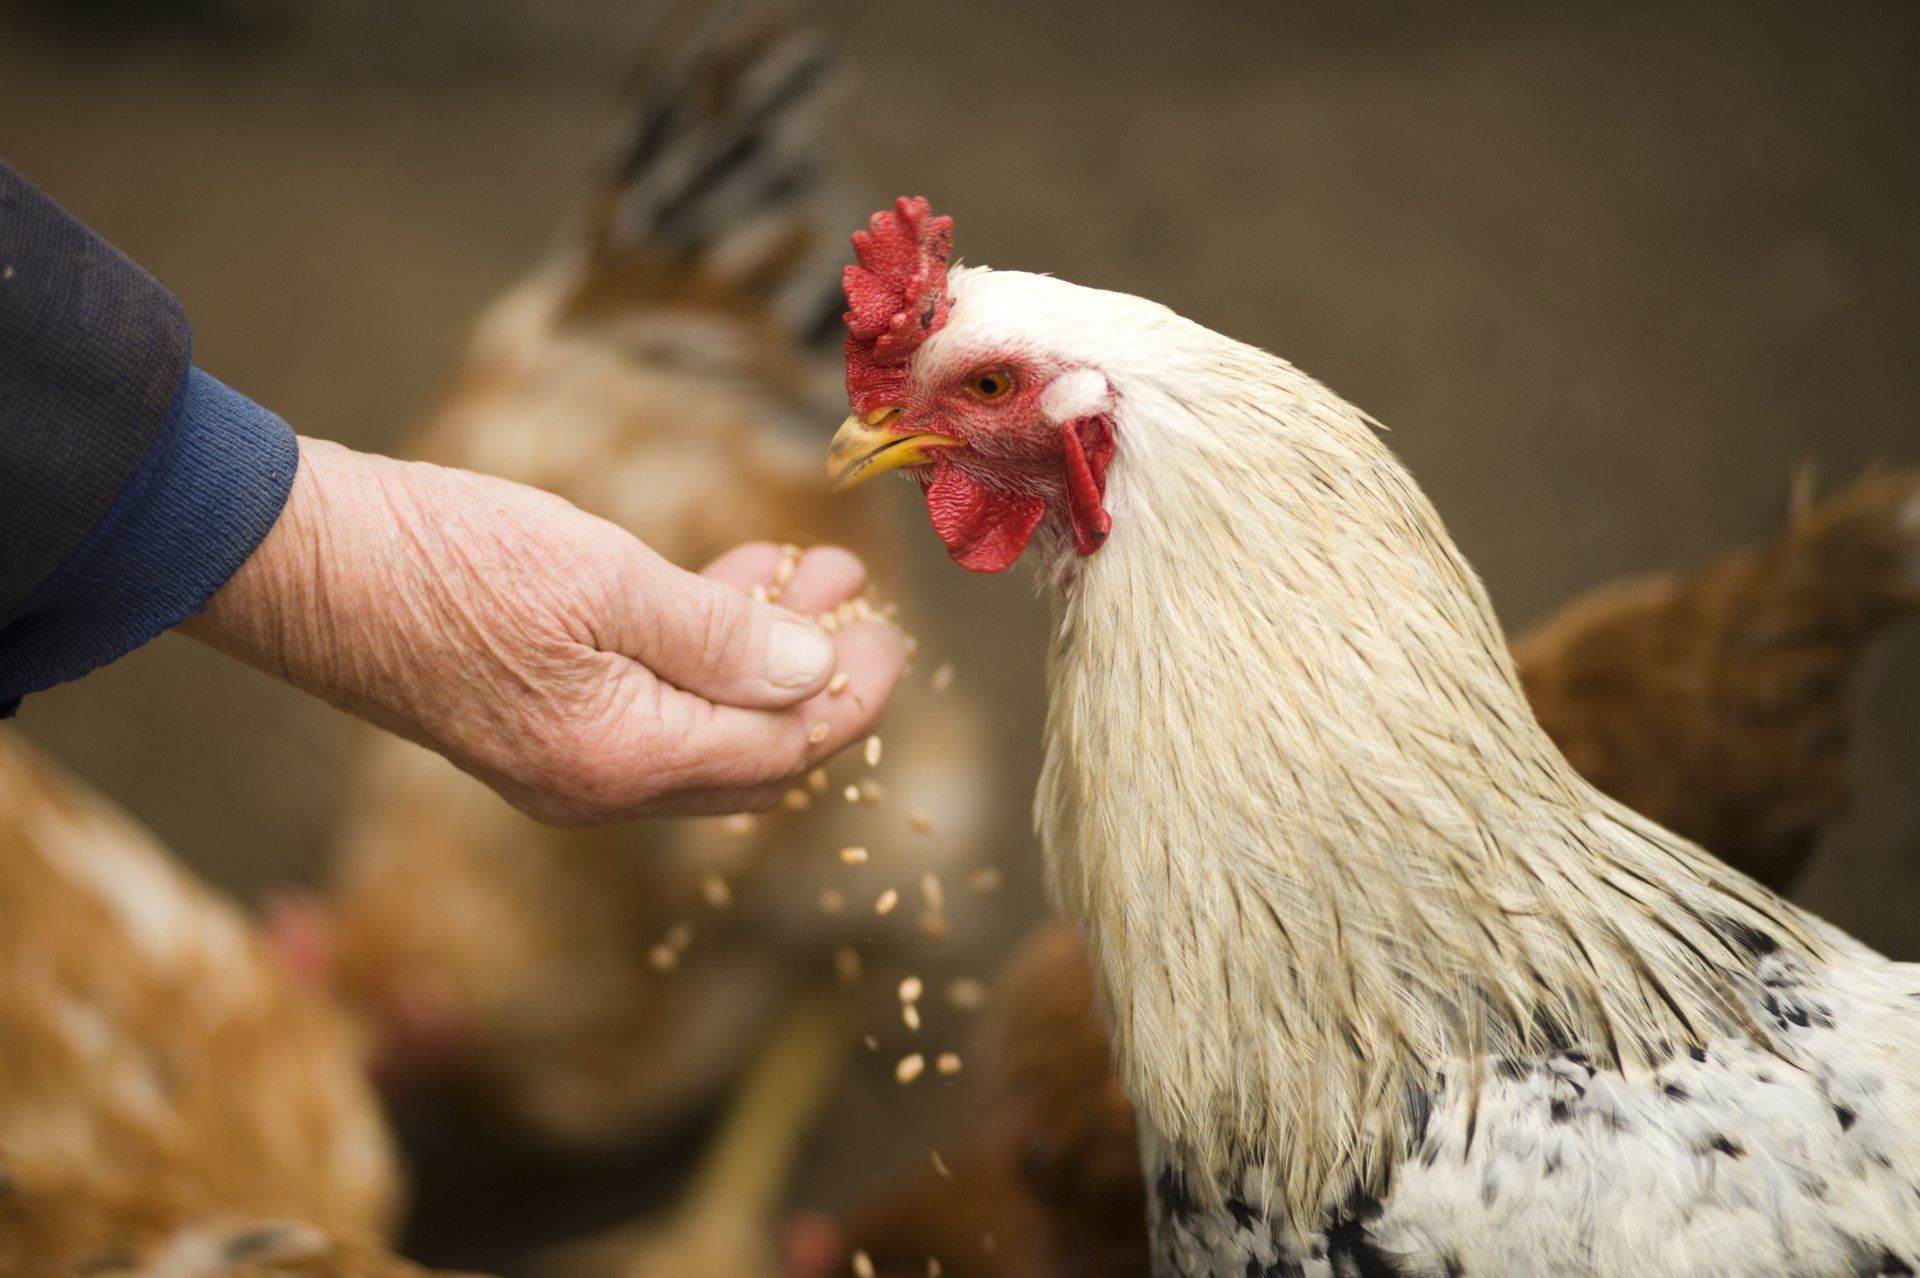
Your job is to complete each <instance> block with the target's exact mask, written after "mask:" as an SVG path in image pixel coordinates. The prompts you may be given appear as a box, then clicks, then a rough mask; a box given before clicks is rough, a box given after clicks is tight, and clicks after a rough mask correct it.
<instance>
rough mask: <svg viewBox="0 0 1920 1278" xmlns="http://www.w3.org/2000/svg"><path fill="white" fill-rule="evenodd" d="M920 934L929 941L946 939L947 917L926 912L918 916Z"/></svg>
mask: <svg viewBox="0 0 1920 1278" xmlns="http://www.w3.org/2000/svg"><path fill="white" fill-rule="evenodd" d="M920 934H921V935H922V936H924V937H926V938H927V939H928V940H929V941H944V940H946V939H947V916H946V915H944V914H934V913H932V912H928V913H926V914H922V915H921V916H920Z"/></svg>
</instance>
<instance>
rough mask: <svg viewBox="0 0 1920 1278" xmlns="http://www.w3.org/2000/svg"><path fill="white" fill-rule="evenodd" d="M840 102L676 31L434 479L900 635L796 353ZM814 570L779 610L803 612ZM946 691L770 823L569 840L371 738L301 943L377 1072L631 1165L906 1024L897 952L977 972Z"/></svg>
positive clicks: (817, 378) (762, 60)
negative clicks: (792, 1071)
mask: <svg viewBox="0 0 1920 1278" xmlns="http://www.w3.org/2000/svg"><path fill="white" fill-rule="evenodd" d="M827 80H828V66H827V61H826V58H825V56H824V55H823V53H822V51H821V49H820V48H819V46H818V44H817V43H816V42H815V41H814V40H813V39H812V38H811V37H810V36H809V35H808V34H807V33H806V32H805V31H803V30H801V29H800V28H798V27H797V26H796V25H795V24H793V23H792V22H791V21H789V20H788V19H787V18H785V17H782V16H779V15H771V16H769V15H760V16H757V17H756V16H749V17H747V18H744V19H741V20H738V21H736V22H733V23H731V24H728V25H721V26H714V25H712V24H704V25H699V26H696V27H694V28H692V29H686V28H676V29H674V30H671V31H669V32H668V33H667V34H666V36H665V37H663V39H662V41H661V42H660V45H659V46H658V47H657V48H656V50H655V52H654V53H653V54H652V55H651V56H650V57H649V58H648V59H647V61H646V63H645V65H643V66H642V68H641V70H640V73H639V77H638V92H637V96H638V103H639V105H638V106H637V108H636V110H635V114H634V118H633V119H632V120H631V122H630V123H629V124H628V126H627V128H626V129H625V130H624V131H623V133H624V137H623V142H622V145H621V146H620V147H618V148H617V149H616V152H615V154H614V156H613V159H612V161H611V163H610V164H609V165H608V168H607V172H606V179H605V185H604V186H602V187H601V188H600V189H598V190H597V191H596V192H595V193H594V195H593V197H592V200H591V203H590V205H589V207H588V210H587V214H586V217H585V225H584V227H583V228H582V229H581V230H579V231H577V232H576V233H574V234H572V235H570V236H569V237H568V238H567V239H566V241H565V243H564V245H563V247H562V249H561V251H560V252H558V253H557V254H556V255H555V256H554V258H553V259H552V260H551V261H550V262H549V263H547V264H546V265H545V266H543V267H542V268H541V269H540V270H539V271H537V272H536V273H535V274H534V276H533V277H532V278H531V279H529V280H528V281H527V282H526V283H524V284H523V285H521V286H520V287H518V288H516V289H514V290H513V291H512V292H511V293H509V294H508V295H507V296H506V297H505V298H503V299H502V300H501V301H500V302H499V303H498V304H497V305H496V306H495V307H494V308H493V310H492V311H491V312H490V313H489V315H488V316H487V317H486V318H485V320H484V321H483V322H482V324H481V326H480V331H479V333H478V335H477V337H476V338H475V341H474V344H473V350H472V354H471V358H470V361H469V364H468V367H467V369H466V370H465V372H464V373H463V374H462V375H461V377H460V378H459V380H458V382H457V383H456V385H455V387H454V389H453V391H452V393H451V394H450V395H449V396H448V398H447V400H446V402H445V403H444V405H443V406H442V407H441V408H440V409H439V410H438V411H437V412H436V413H435V414H433V416H432V418H431V420H430V421H429V423H428V424H427V426H426V428H425V430H424V431H423V432H422V434H421V436H420V439H419V441H418V448H417V450H416V451H417V452H418V454H419V455H420V456H422V457H425V458H427V459H430V460H432V461H435V462H439V463H443V464H450V465H457V466H462V467H467V468H471V469H475V470H481V471H486V472H490V473H493V474H497V475H502V476H505V477H507V478H510V479H515V480H519V481H522V482H525V483H529V484H533V485H537V486H539V487H542V488H546V489H549V490H551V491H554V492H557V493H559V494H561V495H562V496H565V497H567V498H568V499H570V500H571V501H573V502H575V503H576V504H578V505H580V506H582V507H584V508H585V509H587V510H589V511H592V512H594V513H597V514H599V515H601V516H603V517H605V518H608V519H611V520H613V521H615V522H618V523H619V524H621V525H622V526H624V527H626V528H627V529H629V530H631V531H632V532H633V533H635V534H636V535H638V536H639V537H641V538H642V539H644V540H645V541H646V542H647V543H648V544H650V545H651V546H652V547H653V548H654V549H656V550H658V551H659V552H661V553H662V554H664V555H665V556H667V557H668V558H670V559H672V560H674V561H676V562H679V563H683V564H687V565H699V564H702V563H705V562H707V561H708V560H711V559H712V558H713V557H715V556H716V555H719V554H720V553H721V552H722V551H724V550H726V549H728V548H729V547H731V546H733V545H734V544H735V543H737V542H739V541H740V540H741V539H742V538H743V537H745V536H759V537H764V538H768V539H771V540H775V541H783V542H788V543H797V544H799V545H814V544H820V543H837V544H840V545H844V546H849V547H852V548H854V549H856V550H857V551H858V552H859V553H860V555H861V556H862V558H863V559H864V560H865V561H866V562H867V564H868V565H869V566H870V568H871V569H872V571H873V576H874V580H875V581H876V582H877V583H878V585H879V590H880V593H881V594H882V595H883V596H884V597H886V598H888V599H890V600H897V601H899V602H900V604H901V605H902V607H903V612H902V618H903V620H906V621H909V622H910V621H911V619H912V617H913V616H914V613H915V609H914V606H913V601H912V599H911V598H910V597H908V596H907V595H905V593H904V592H903V591H902V590H901V584H902V583H901V580H900V578H899V576H898V574H895V573H892V572H890V570H889V566H888V562H887V561H888V555H887V549H888V546H889V544H890V543H891V542H893V541H895V540H896V537H895V536H894V534H893V531H892V526H891V524H890V523H889V522H887V521H886V520H884V519H883V518H882V517H881V515H880V513H879V510H878V508H877V507H874V506H867V505H859V504H853V505H849V504H845V503H839V502H835V501H834V500H833V499H832V498H831V497H830V495H829V494H828V493H827V492H826V489H825V487H824V485H823V484H822V482H821V480H820V474H819V463H818V459H817V456H816V454H815V446H814V444H813V442H811V441H817V439H818V437H819V431H820V429H821V423H822V422H823V421H826V420H828V416H827V414H828V413H829V409H828V408H827V407H826V404H828V403H830V402H831V394H832V386H833V383H834V381H835V376H834V368H833V365H832V363H831V362H828V361H824V360H823V359H821V358H820V356H819V354H818V353H816V352H814V351H810V350H809V349H808V348H807V346H806V345H805V343H806V342H807V340H808V339H809V338H816V339H817V338H819V337H820V336H821V335H822V334H825V335H826V336H828V337H829V338H833V324H834V316H835V314H836V313H837V310H838V307H839V301H838V294H837V290H836V286H835V280H836V278H837V270H838V265H837V263H838V259H839V257H840V255H841V248H840V245H841V244H842V243H843V242H844V241H842V240H841V238H840V235H839V233H838V227H837V225H836V224H834V223H832V222H830V221H829V222H825V223H823V221H822V212H821V210H822V206H823V205H825V204H827V203H829V201H828V199H827V196H826V191H827V190H828V187H829V181H828V175H827V173H826V172H825V166H826V160H825V157H824V155H823V154H822V150H821V147H820V144H819V141H818V139H817V137H816V135H815V132H814V126H813V122H812V119H811V116H812V113H813V111H814V110H815V108H816V106H817V103H818V99H819V98H820V96H821V94H822V93H823V92H824V90H825V87H826V84H827ZM827 227H831V228H832V229H831V230H829V229H825V228H827ZM833 340H835V341H837V338H833ZM795 562H796V561H795V559H794V557H793V556H792V555H791V554H789V555H788V556H787V558H786V560H785V561H784V562H783V564H782V565H781V566H779V567H777V568H776V569H775V570H774V575H773V577H772V579H771V586H772V590H773V593H774V594H775V595H777V596H779V598H780V602H782V603H783V604H786V605H788V606H791V607H794V608H796V609H799V610H801V611H808V612H811V611H815V610H817V608H818V607H819V606H820V605H819V604H817V603H810V602H809V599H808V597H807V593H808V589H809V588H808V587H807V583H806V580H805V578H806V575H807V569H806V567H805V565H804V564H801V566H800V567H799V569H798V575H797V576H796V575H793V574H794V573H795ZM827 624H832V618H828V619H827ZM941 664H942V662H941V659H940V656H939V654H938V653H923V654H922V655H921V665H920V670H919V673H918V674H917V675H916V676H915V677H914V678H912V679H911V680H910V686H908V687H906V688H905V689H904V690H903V692H902V694H901V695H900V696H899V697H898V698H897V699H896V702H895V707H896V708H895V711H894V714H893V716H892V718H891V720H890V722H891V723H892V724H894V725H896V730H895V731H893V732H890V733H889V734H888V735H887V736H886V737H885V739H884V741H874V742H871V743H869V744H868V746H867V749H866V750H864V751H861V750H855V751H851V752H849V755H850V757H847V758H845V759H843V760H840V761H837V762H836V763H834V764H833V765H831V766H829V767H827V768H825V769H823V770H820V771H818V772H816V773H814V774H813V775H812V776H810V777H809V778H808V782H807V784H806V785H804V786H802V787H799V788H797V789H795V790H794V791H793V792H792V793H791V794H789V795H788V796H787V801H786V802H785V803H784V804H783V805H782V806H781V808H780V809H779V810H778V811H776V812H773V813H771V814H768V815H766V816H763V817H758V818H752V819H748V818H737V819H730V820H714V821H705V822H692V821H681V822H672V823H650V824H642V825H635V826H626V827H622V828H619V829H607V830H597V831H584V832H567V831H558V830H553V829H549V828H545V827H542V826H540V825H537V824H536V823H534V822H532V821H530V820H528V819H526V818H523V817H521V816H519V815H518V814H516V813H515V812H513V811H511V810H510V809H509V808H508V807H507V806H506V805H505V804H504V803H502V802H501V801H499V800H498V799H497V798H495V797H494V796H493V795H492V794H491V793H489V792H488V791H487V790H486V789H485V788H484V787H482V786H480V785H479V784H477V783H475V782H473V781H472V780H470V779H469V778H467V777H466V776H464V775H462V774H460V773H458V772H457V771H455V770H454V769H453V768H451V767H449V766H448V765H446V764H445V763H444V762H443V761H441V760H440V759H438V758H437V757H434V756H432V755H429V754H427V753H426V752H424V751H421V750H418V749H416V748H414V747H411V746H408V745H406V744H403V743H401V742H398V741H395V740H392V739H388V738H375V737H373V736H372V735H371V734H369V736H368V739H367V741H366V744H365V749H364V755H365V758H364V764H363V767H362V768H361V770H360V777H361V781H360V784H359V786H358V789H357V791H356V793H355V794H354V795H353V797H352V800H351V807H350V812H351V816H350V820H349V822H348V824H347V828H346V830H345V833H344V836H343V839H342V842H341V857H340V864H339V867H338V871H337V874H336V875H335V877H334V882H333V885H332V888H331V892H330V898H331V900H330V912H331V914H332V916H333V918H332V921H331V923H328V922H327V921H326V920H320V919H315V918H313V917H311V916H308V915H303V914H302V913H300V912H298V911H293V912H287V913H283V915H282V920H281V928H280V931H281V934H282V937H283V939H284V940H285V941H286V942H287V944H288V947H289V948H290V949H291V950H293V951H295V952H297V953H301V954H305V955H307V956H308V957H309V959H310V960H311V961H312V962H313V963H314V964H315V965H317V966H318V967H320V968H322V969H330V970H331V972H332V973H333V974H334V975H335V976H336V977H337V980H338V982H339V986H340V988H341V989H342V990H343V992H344V993H345V995H346V997H347V998H348V1000H349V1001H350V1002H351V1003H352V1005H354V1006H355V1007H357V1008H359V1009H362V1010H363V1011H364V1012H365V1013H367V1015H368V1017H369V1019H370V1022H371V1023H372V1024H373V1026H374V1027H375V1032H376V1036H377V1037H378V1038H379V1039H380V1040H381V1042H382V1045H383V1056H384V1059H385V1063H386V1065H387V1066H388V1067H390V1070H391V1071H398V1072H400V1073H403V1074H410V1075H411V1076H412V1079H413V1081H414V1082H416V1083H419V1082H422V1081H423V1080H424V1079H425V1078H426V1076H429V1075H431V1076H432V1078H433V1081H434V1082H436V1083H437V1084H439V1085H443V1086H446V1087H450V1088H453V1089H456V1090H458V1091H460V1092H462V1093H464V1094H465V1095H466V1096H467V1097H469V1098H471V1099H473V1100H475V1101H477V1102H478V1103H479V1104H481V1105H482V1106H484V1107H485V1108H486V1109H487V1110H489V1111H491V1112H492V1113H493V1114H495V1115H496V1116H504V1117H506V1118H508V1119H510V1120H511V1121H512V1123H513V1124H514V1125H516V1126H517V1127H518V1128H519V1129H521V1130H523V1131H527V1132H530V1133H532V1134H533V1135H535V1136H537V1137H539V1138H541V1139H542V1140H544V1141H546V1142H548V1143H550V1144H553V1145H558V1146H561V1147H566V1148H575V1149H589V1150H607V1149H612V1148H619V1147H622V1146H626V1145H631V1144H633V1143H635V1142H640V1141H644V1140H646V1139H648V1138H649V1137H652V1136H655V1135H658V1134H659V1133H660V1132H661V1131H662V1130H663V1128H665V1127H667V1126H669V1125H672V1124H681V1123H684V1122H685V1121H686V1119H687V1117H688V1115H689V1114H690V1113H693V1112H697V1110H698V1107H700V1106H701V1105H703V1104H705V1103H707V1102H709V1101H711V1100H712V1099H714V1097H715V1096H716V1094H717V1093H718V1092H720V1091H721V1090H722V1089H723V1088H725V1087H726V1085H727V1083H728V1081H729V1079H730V1078H731V1077H732V1076H733V1075H734V1073H735V1072H736V1071H737V1070H738V1069H740V1068H741V1066H742V1064H743V1063H744V1062H745V1061H746V1060H747V1059H748V1057H749V1056H750V1055H751V1054H752V1053H753V1052H755V1051H756V1050H757V1049H758V1048H759V1047H760V1045H761V1044H762V1042H763V1041H764V1040H765V1038H766V1036H767V1035H768V1033H769V1031H770V1027H772V1026H773V1025H775V1024H776V1022H777V1020H778V1018H779V1016H780V1015H781V1013H782V1010H783V1009H784V1008H786V1007H787V1006H788V1005H789V1004H790V1003H791V1002H792V1001H793V1000H795V999H797V998H807V999H812V998H814V997H816V995H817V991H818V989H819V987H821V986H823V985H825V986H831V985H834V984H836V983H842V984H852V983H858V982H859V979H860V977H861V976H862V975H863V971H862V969H864V975H865V976H866V978H867V980H866V988H869V989H873V990H875V991H876V997H877V998H878V999H879V1000H880V1003H881V1005H882V1006H883V1007H884V1009H885V1010H884V1015H885V1017H886V1018H887V1020H888V1021H889V1022H891V1023H894V1024H896V1025H897V1023H898V1019H899V1013H898V1009H897V1005H896V1004H895V1000H894V999H893V995H892V993H891V990H892V988H893V985H894V984H896V983H897V981H898V980H899V978H900V975H901V971H899V970H891V969H889V967H888V955H889V954H890V953H891V954H894V955H899V954H903V953H908V952H918V951H920V950H923V949H925V950H928V951H935V950H937V949H939V948H941V947H942V946H944V948H946V949H949V950H952V949H957V948H959V947H960V946H961V944H962V942H963V941H964V940H965V939H966V936H967V934H968V933H969V932H971V931H973V930H974V926H973V925H974V924H975V923H976V922H978V921H979V920H980V919H981V918H982V917H983V911H982V909H981V908H980V906H979V905H978V904H977V903H976V900H975V893H973V892H971V891H970V890H969V889H968V888H967V886H966V881H967V875H966V873H965V870H966V868H967V866H968V865H969V864H970V863H971V861H970V858H973V857H976V856H978V855H979V854H980V853H982V852H983V851H984V849H983V848H982V847H981V846H980V845H981V843H982V842H983V840H982V838H981V835H980V831H981V829H982V828H983V822H986V821H989V820H992V819H994V818H995V817H997V815H998V813H997V810H996V808H995V803H994V799H993V796H992V791H991V786H990V776H989V773H988V768H987V766H986V765H985V763H984V762H983V760H982V749H981V746H980V741H979V738H978V734H977V730H976V723H975V712H974V708H973V707H972V706H971V705H970V704H968V702H967V701H966V700H964V699H963V697H962V696H961V695H959V694H947V695H943V694H941V693H937V692H935V691H934V690H933V686H932V685H933V683H934V679H933V677H932V676H933V673H934V672H936V671H937V669H938V667H939V666H940V665H941ZM894 902H897V905H896V904H894ZM940 962H941V960H940V959H939V957H938V956H937V953H935V954H930V955H929V957H927V958H925V959H916V960H915V964H914V966H915V968H916V969H917V970H922V971H925V972H927V974H928V978H929V979H932V975H933V971H934V970H935V969H936V968H937V967H938V965H939V964H940ZM890 970H891V972H892V974H891V975H889V971H890ZM842 1021H843V1023H844V1024H847V1025H848V1029H847V1032H846V1034H845V1037H846V1038H847V1039H848V1040H849V1041H851V1040H852V1039H854V1038H855V1037H856V1035H855V1034H854V1032H853V1030H852V1028H851V1022H848V1021H846V1018H845V1014H844V1012H843V1013H842ZM805 1090H806V1089H794V1088H789V1089H788V1090H787V1093H786V1094H787V1095H788V1097H789V1099H790V1100H791V1102H792V1103H793V1104H794V1105H795V1106H796V1107H797V1108H799V1109H805V1108H806V1107H807V1106H809V1105H812V1104H816V1103H818V1099H819V1096H818V1094H814V1095H811V1096H810V1097H809V1096H802V1095H800V1094H799V1093H800V1092H802V1091H805ZM813 1090H814V1092H815V1093H818V1092H821V1091H824V1088H821V1089H813ZM763 1125H765V1124H763ZM763 1139H765V1140H768V1141H775V1140H779V1139H782V1138H780V1137H777V1136H775V1135H774V1134H773V1133H772V1132H771V1131H768V1132H767V1134H766V1135H765V1136H764V1137H763ZM738 1196H739V1197H741V1198H752V1197H755V1195H753V1194H749V1193H746V1192H745V1191H744V1190H743V1191H742V1192H741V1194H740V1195H738ZM774 1206H777V1203H769V1204H768V1205H767V1210H772V1208H773V1207H774Z"/></svg>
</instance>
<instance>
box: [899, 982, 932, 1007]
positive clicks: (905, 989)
mask: <svg viewBox="0 0 1920 1278" xmlns="http://www.w3.org/2000/svg"><path fill="white" fill-rule="evenodd" d="M925 988H926V987H925V986H924V985H922V984H921V983H920V978H919V977H917V976H909V977H908V978H907V979H906V980H904V981H902V982H900V1001H901V1002H902V1003H918V1002H919V1001H920V995H921V993H922V991H924V990H925Z"/></svg>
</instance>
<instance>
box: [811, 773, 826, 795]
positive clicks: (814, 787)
mask: <svg viewBox="0 0 1920 1278" xmlns="http://www.w3.org/2000/svg"><path fill="white" fill-rule="evenodd" d="M807 789H809V790H811V791H813V792H814V793H815V794H825V793H826V792H827V770H826V769H825V768H815V769H814V770H813V771H811V772H809V773H807Z"/></svg>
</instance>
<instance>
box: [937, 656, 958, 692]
mask: <svg viewBox="0 0 1920 1278" xmlns="http://www.w3.org/2000/svg"><path fill="white" fill-rule="evenodd" d="M951 687H953V663H952V662H951V661H943V662H941V663H940V664H939V666H938V667H937V668H935V670H934V672H933V690H934V691H935V692H945V691H947V689H949V688H951Z"/></svg>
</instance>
